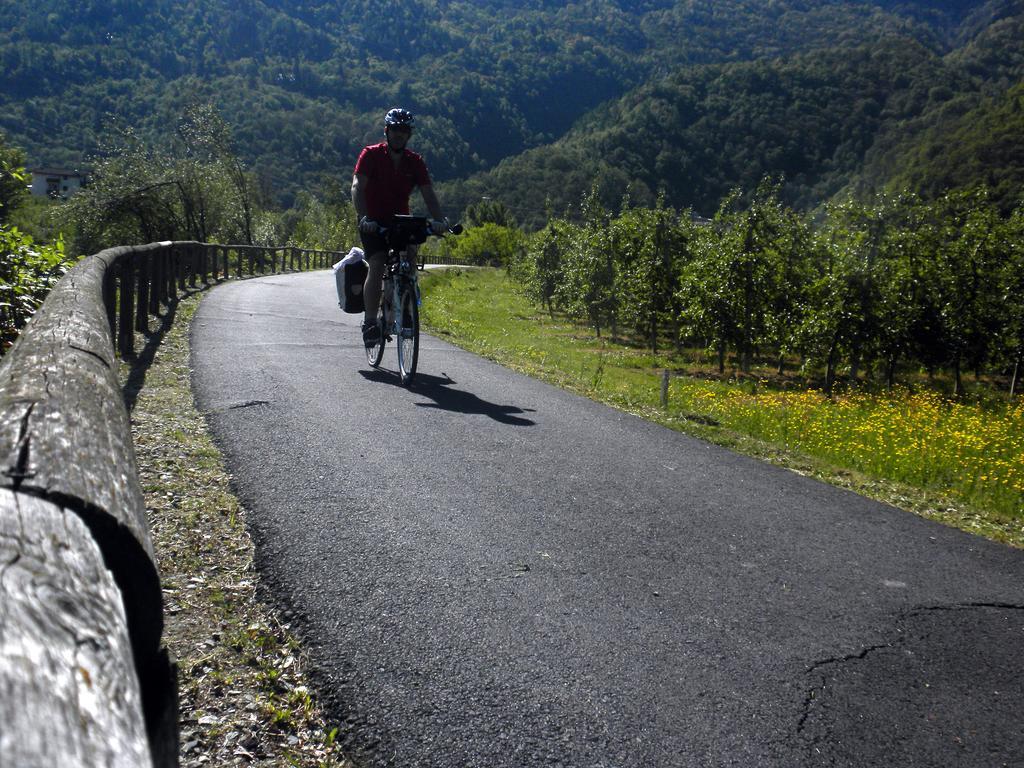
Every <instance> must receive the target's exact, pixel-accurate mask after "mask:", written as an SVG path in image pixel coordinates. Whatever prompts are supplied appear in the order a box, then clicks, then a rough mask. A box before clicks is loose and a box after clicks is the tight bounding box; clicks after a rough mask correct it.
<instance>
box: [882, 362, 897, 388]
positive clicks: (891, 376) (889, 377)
mask: <svg viewBox="0 0 1024 768" xmlns="http://www.w3.org/2000/svg"><path fill="white" fill-rule="evenodd" d="M896 359H897V358H896V355H892V356H890V357H889V359H888V361H887V362H886V366H885V383H886V386H888V388H889V391H890V392H892V391H893V389H894V388H895V387H896Z"/></svg>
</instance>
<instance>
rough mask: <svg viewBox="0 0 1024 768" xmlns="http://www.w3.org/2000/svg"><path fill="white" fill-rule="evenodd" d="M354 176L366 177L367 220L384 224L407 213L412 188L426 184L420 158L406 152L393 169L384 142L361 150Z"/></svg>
mask: <svg viewBox="0 0 1024 768" xmlns="http://www.w3.org/2000/svg"><path fill="white" fill-rule="evenodd" d="M356 175H357V176H365V177H366V178H367V185H366V215H367V217H368V218H370V219H373V220H374V221H376V222H379V223H381V224H387V223H388V222H389V221H391V217H392V216H394V215H395V214H399V213H404V214H407V213H409V195H411V194H412V191H413V190H414V189H415V188H416V187H423V186H426V185H428V184H430V174H429V173H428V172H427V164H426V163H425V162H423V158H422V157H420V156H419V155H417V154H416V153H415V152H412V151H410V150H408V149H406V150H404V151H403V153H402V159H401V161H400V162H399V163H398V167H395V164H394V162H392V160H391V156H390V153H389V151H388V145H387V142H381V143H380V144H373V145H371V146H369V147H364V148H363V151H362V152H360V153H359V159H358V160H356Z"/></svg>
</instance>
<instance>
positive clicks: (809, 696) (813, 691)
mask: <svg viewBox="0 0 1024 768" xmlns="http://www.w3.org/2000/svg"><path fill="white" fill-rule="evenodd" d="M979 609H981V610H1024V605H1018V604H1016V603H1004V602H971V603H952V604H948V605H919V606H915V607H913V608H909V609H907V610H904V611H902V612H900V613H899V614H898V615H897V616H896V625H897V628H896V632H897V633H898V634H899V637H897V638H896V639H895V640H894V641H893V642H887V643H880V644H877V645H868V646H865V647H864V648H862V649H861V650H859V651H857V652H856V653H847V654H845V655H842V656H831V657H828V658H822V659H820V660H818V662H815V663H814V664H812V665H811V666H810V667H808V668H807V670H806V671H805V673H804V674H805V675H813V674H814V673H816V672H818V671H820V670H822V669H823V668H826V667H834V666H841V665H845V664H848V663H850V662H861V660H864V659H865V658H867V657H868V656H869V655H870V654H871V653H873V652H876V651H879V650H885V649H887V648H898V647H899V646H901V645H903V644H904V642H905V641H906V639H907V636H906V635H905V634H904V631H903V629H901V628H900V627H899V624H900V623H901V622H902V621H904V620H907V618H910V617H913V616H919V615H926V614H929V613H938V612H948V611H965V610H979ZM827 686H828V678H827V676H826V675H824V674H822V675H821V676H820V681H819V682H818V684H816V685H814V686H813V687H811V688H809V689H808V691H807V693H806V695H805V696H804V701H803V705H802V707H801V711H802V714H801V716H800V719H799V721H798V722H797V734H798V736H801V737H805V738H806V735H805V729H806V727H807V720H808V719H809V718H810V716H811V709H812V707H813V706H814V702H815V700H816V699H817V698H818V695H819V694H820V693H822V692H824V690H825V689H826V688H827ZM829 738H830V729H828V728H827V726H826V727H825V732H824V733H823V734H821V735H820V736H817V737H813V738H811V739H810V744H809V745H810V746H811V748H812V749H813V748H814V745H815V744H819V743H826V742H827V741H828V740H829ZM819 757H821V758H824V757H825V756H824V755H819Z"/></svg>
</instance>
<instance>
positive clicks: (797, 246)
mask: <svg viewBox="0 0 1024 768" xmlns="http://www.w3.org/2000/svg"><path fill="white" fill-rule="evenodd" d="M779 190H780V188H779V185H778V184H777V183H774V182H769V181H764V182H762V183H761V185H759V187H758V188H757V190H756V191H755V192H754V193H753V194H752V195H750V196H749V197H746V198H745V197H744V196H743V195H741V194H740V193H739V192H738V191H736V192H734V193H733V194H731V195H729V196H728V197H727V198H726V199H725V200H724V201H723V203H722V205H721V206H720V208H719V210H718V212H717V214H716V215H715V217H714V219H713V220H711V221H709V222H701V223H695V221H694V219H693V217H692V215H691V214H690V212H689V211H684V212H682V213H677V212H676V211H674V210H672V209H670V208H667V207H665V206H664V205H659V206H657V207H655V208H634V207H630V206H626V207H625V208H624V209H623V211H622V213H621V214H620V215H618V216H611V215H609V214H608V213H607V212H606V211H604V210H603V209H602V208H601V207H600V206H599V204H598V203H597V201H596V199H595V195H594V194H593V193H591V194H588V195H587V196H586V197H585V198H584V201H583V205H582V208H583V211H582V214H581V215H580V216H579V219H578V221H577V223H573V222H570V221H567V220H564V219H553V220H551V221H550V222H549V223H548V225H547V226H546V227H545V228H544V229H543V230H541V231H539V232H537V233H535V234H534V235H533V236H532V238H531V241H530V245H529V247H528V249H527V250H526V251H525V253H524V256H523V257H522V258H521V259H520V260H519V261H517V262H513V263H512V264H511V266H510V271H511V273H512V274H513V276H515V277H516V278H517V280H518V281H519V282H520V283H521V284H522V285H523V287H524V290H525V291H526V293H527V294H528V295H529V296H531V297H532V298H533V299H534V300H535V301H538V302H539V303H544V304H546V305H548V307H549V308H552V309H559V310H561V311H563V312H565V313H567V314H569V315H570V316H572V317H575V318H577V319H578V320H579V321H580V322H583V323H585V324H587V325H590V326H591V327H593V328H594V329H595V331H597V332H598V333H600V330H601V329H602V328H615V327H616V326H617V324H621V326H624V327H628V328H630V329H631V330H632V331H633V333H634V335H636V336H638V337H639V338H642V339H644V340H645V341H646V342H647V343H648V345H649V346H650V347H651V349H652V351H654V352H657V349H658V342H659V339H660V340H661V341H662V342H673V343H676V344H686V345H688V346H696V347H703V348H707V349H709V350H711V351H712V352H713V353H714V354H715V355H716V356H717V359H718V365H719V370H720V371H723V372H724V370H725V367H726V360H727V355H728V353H730V352H731V353H733V354H734V355H735V359H736V363H737V366H738V367H739V368H740V370H743V371H749V370H750V369H751V365H752V363H753V361H754V358H755V356H757V357H760V358H761V359H762V360H764V359H767V358H770V359H773V360H777V361H778V363H779V366H780V368H781V366H782V365H783V363H784V362H785V361H786V360H787V359H789V360H792V361H794V362H796V361H798V362H799V363H800V364H801V365H803V366H805V367H807V368H809V369H811V370H820V371H821V372H822V373H823V378H824V386H825V388H826V389H828V390H829V391H831V389H832V387H833V385H834V383H835V381H836V379H837V377H838V375H839V374H840V372H842V373H843V374H844V376H845V377H846V378H847V379H848V380H851V381H856V380H859V379H861V378H863V377H864V376H870V377H872V378H876V379H882V380H884V381H886V382H887V383H888V384H889V386H892V385H893V384H894V383H895V379H896V373H897V370H898V368H899V366H900V365H901V364H902V365H911V366H921V367H923V368H925V369H927V370H929V371H934V370H936V369H938V368H945V369H947V370H948V371H949V372H950V373H951V375H952V378H953V381H954V391H955V392H956V393H957V394H961V393H962V392H963V391H964V384H963V379H962V373H963V371H965V370H972V371H975V372H981V371H986V370H998V371H1006V372H1010V371H1015V373H1014V383H1013V385H1012V386H1013V387H1014V388H1018V385H1017V384H1016V376H1017V375H1018V374H1019V364H1020V359H1021V356H1022V349H1024V338H1022V329H1024V325H1022V320H1021V316H1022V315H1021V312H1020V309H1021V307H1022V302H1024V299H1022V296H1024V283H1022V282H1021V281H1022V280H1024V278H1022V277H1021V275H1022V274H1024V271H1022V269H1021V266H1022V262H1021V260H1022V258H1024V256H1022V254H1024V228H1022V226H1024V225H1022V222H1024V208H1020V209H1018V210H1017V211H1015V212H1014V214H1013V215H1012V216H1009V217H1003V216H1002V215H1001V214H1000V211H999V207H998V205H997V204H996V203H995V202H993V201H992V199H991V198H990V197H989V195H988V194H987V193H986V192H985V191H984V190H971V191H961V192H951V193H947V194H945V195H943V196H941V197H940V198H938V199H937V200H932V201H925V200H922V199H921V198H918V197H914V196H909V195H905V196H902V197H891V196H884V195H882V196H878V197H877V198H875V199H874V200H872V201H871V202H869V203H859V202H855V201H852V200H849V201H845V202H842V203H837V204H835V205H831V206H829V207H828V208H827V209H826V210H825V211H824V212H823V215H822V216H820V217H819V218H817V219H815V218H813V217H811V216H807V215H801V214H797V213H796V212H794V211H793V210H792V209H791V208H789V207H787V206H785V205H784V204H783V203H782V202H781V198H780V194H779ZM614 332H615V331H614V330H613V333H614Z"/></svg>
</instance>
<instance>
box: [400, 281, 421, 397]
mask: <svg viewBox="0 0 1024 768" xmlns="http://www.w3.org/2000/svg"><path fill="white" fill-rule="evenodd" d="M400 312H401V316H400V317H401V323H400V324H399V329H398V373H399V376H400V377H401V379H402V383H403V384H405V385H406V386H408V385H409V384H411V383H412V379H413V377H414V376H415V375H416V362H417V358H418V357H419V354H420V311H419V307H418V306H416V289H415V288H414V287H413V286H411V285H410V286H408V287H406V288H405V289H404V290H403V291H402V301H401V307H400Z"/></svg>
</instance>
